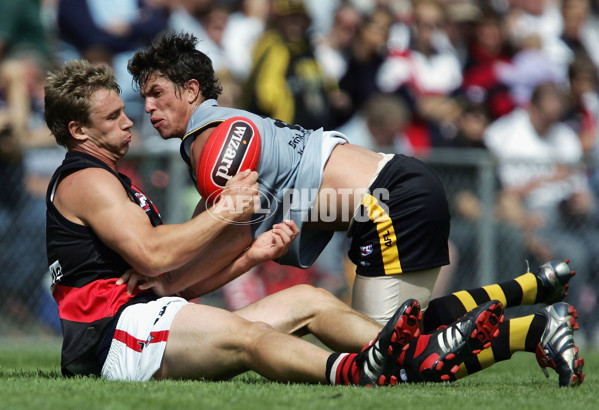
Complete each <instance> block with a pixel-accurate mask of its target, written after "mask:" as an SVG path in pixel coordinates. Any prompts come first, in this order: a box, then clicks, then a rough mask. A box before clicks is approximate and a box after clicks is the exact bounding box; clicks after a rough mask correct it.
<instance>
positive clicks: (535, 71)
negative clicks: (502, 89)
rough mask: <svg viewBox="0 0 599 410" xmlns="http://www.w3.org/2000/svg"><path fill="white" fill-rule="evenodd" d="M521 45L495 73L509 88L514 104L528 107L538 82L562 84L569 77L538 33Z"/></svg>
mask: <svg viewBox="0 0 599 410" xmlns="http://www.w3.org/2000/svg"><path fill="white" fill-rule="evenodd" d="M519 44H520V47H519V48H518V49H517V51H516V53H515V54H514V56H513V58H512V59H511V61H510V62H508V63H503V62H498V63H497V64H496V65H495V73H496V75H497V78H498V79H499V81H500V82H501V83H502V84H504V85H505V86H506V87H508V89H509V92H510V97H511V99H512V101H513V102H514V104H515V105H516V106H525V105H528V104H529V103H530V98H531V96H532V93H533V90H534V89H535V88H536V87H537V86H538V85H539V84H541V83H544V82H554V83H563V82H564V81H565V80H566V77H565V72H564V71H563V70H562V68H561V67H560V65H559V64H558V63H556V62H555V61H554V60H552V59H551V58H550V56H549V55H548V54H547V52H546V51H545V50H544V48H543V42H542V38H541V37H540V36H539V35H538V34H530V35H529V36H528V37H526V38H523V39H522V40H521V41H520V42H519Z"/></svg>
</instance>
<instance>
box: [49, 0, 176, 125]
mask: <svg viewBox="0 0 599 410" xmlns="http://www.w3.org/2000/svg"><path fill="white" fill-rule="evenodd" d="M168 3H169V2H168V1H167V0H59V3H58V10H57V25H58V33H59V37H60V40H61V47H60V48H61V50H60V52H59V55H60V56H61V59H62V60H63V61H67V60H71V59H76V58H85V59H86V60H88V61H90V62H92V63H102V62H103V63H107V64H109V65H110V66H112V67H113V69H114V71H115V75H116V78H117V81H118V83H119V85H120V87H121V89H122V94H121V96H122V98H123V100H124V101H125V104H126V107H127V108H126V110H127V115H128V116H129V117H130V118H131V119H132V120H133V122H134V123H135V124H136V125H141V124H144V123H147V121H145V120H144V109H143V101H142V100H141V98H140V97H139V94H138V93H136V92H135V91H134V90H133V88H132V87H131V76H130V75H129V73H128V72H127V61H128V60H129V58H130V57H131V56H132V55H133V53H134V52H135V51H136V50H137V49H138V48H139V47H142V46H144V45H146V44H148V43H149V41H150V39H151V38H152V37H154V36H155V35H156V34H158V33H159V32H161V31H163V30H165V29H166V28H167V18H168V9H167V8H166V6H165V5H166V4H168Z"/></svg>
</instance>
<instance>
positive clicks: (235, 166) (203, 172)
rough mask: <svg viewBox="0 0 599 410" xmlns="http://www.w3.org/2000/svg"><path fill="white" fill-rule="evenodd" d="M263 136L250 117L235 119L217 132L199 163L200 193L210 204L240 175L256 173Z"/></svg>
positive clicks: (225, 122)
mask: <svg viewBox="0 0 599 410" xmlns="http://www.w3.org/2000/svg"><path fill="white" fill-rule="evenodd" d="M260 148H261V142H260V134H259V133H258V128H256V125H255V124H254V123H253V122H251V121H250V120H249V119H247V118H243V117H233V118H229V119H228V120H226V121H224V122H222V123H221V124H220V125H219V126H218V127H216V128H215V129H214V131H213V132H212V135H210V137H209V138H208V140H207V141H206V145H205V146H204V149H203V150H202V153H201V154H200V158H199V160H198V162H197V168H196V178H197V181H198V191H199V192H200V195H201V196H202V198H204V199H205V200H206V202H207V203H209V204H213V203H215V202H216V201H218V198H219V197H220V193H221V192H222V190H223V188H224V187H225V185H226V184H227V181H229V180H230V179H231V178H232V177H233V176H235V175H237V173H238V172H241V171H245V170H246V169H250V170H252V171H255V170H256V169H257V168H258V164H259V162H260Z"/></svg>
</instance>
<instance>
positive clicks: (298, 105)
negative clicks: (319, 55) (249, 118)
mask: <svg viewBox="0 0 599 410" xmlns="http://www.w3.org/2000/svg"><path fill="white" fill-rule="evenodd" d="M272 11H273V14H272V17H271V20H270V28H269V29H268V30H267V31H266V32H264V34H263V35H262V36H261V37H260V39H259V40H258V41H257V43H256V45H255V48H254V54H253V65H252V71H251V74H250V76H249V79H248V82H247V84H246V92H245V98H246V107H248V109H249V110H251V111H253V112H255V113H258V114H261V115H265V116H269V117H272V118H276V119H280V120H283V121H285V122H287V123H290V124H293V123H300V124H302V125H303V126H305V127H307V128H315V129H317V128H319V127H321V126H325V127H328V126H330V125H331V112H330V110H331V107H330V104H329V95H328V94H329V92H331V91H333V90H334V89H335V88H336V87H335V84H331V83H330V82H329V81H328V80H327V78H326V77H325V76H324V73H323V72H322V69H321V68H320V65H319V64H318V62H317V61H316V58H315V57H314V52H313V47H312V44H311V43H310V39H309V37H308V34H307V29H308V27H309V26H310V18H309V16H308V14H307V12H306V9H305V7H304V4H303V2H302V0H274V1H273V4H272Z"/></svg>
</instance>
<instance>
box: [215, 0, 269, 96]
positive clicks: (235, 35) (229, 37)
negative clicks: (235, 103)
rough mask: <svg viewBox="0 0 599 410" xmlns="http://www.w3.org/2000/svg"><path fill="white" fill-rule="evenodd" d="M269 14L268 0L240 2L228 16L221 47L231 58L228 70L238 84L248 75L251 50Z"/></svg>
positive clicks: (264, 26)
mask: <svg viewBox="0 0 599 410" xmlns="http://www.w3.org/2000/svg"><path fill="white" fill-rule="evenodd" d="M269 13H270V1H269V0H242V1H241V6H240V9H239V10H237V11H235V12H233V13H232V14H231V15H230V16H229V20H228V22H227V27H226V28H225V32H224V33H223V46H224V48H225V50H226V51H227V53H228V55H229V56H231V57H232V58H229V70H230V71H231V73H232V75H233V77H234V78H235V79H236V80H237V81H239V82H245V81H246V80H247V77H248V76H249V74H250V70H251V68H252V50H253V48H254V44H256V41H257V40H258V38H259V37H260V36H261V35H262V33H263V32H264V30H265V28H266V24H267V21H268V17H269ZM225 92H226V90H225Z"/></svg>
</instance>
